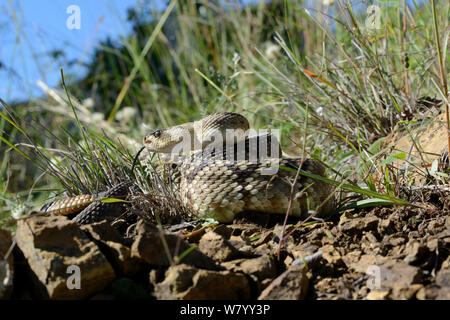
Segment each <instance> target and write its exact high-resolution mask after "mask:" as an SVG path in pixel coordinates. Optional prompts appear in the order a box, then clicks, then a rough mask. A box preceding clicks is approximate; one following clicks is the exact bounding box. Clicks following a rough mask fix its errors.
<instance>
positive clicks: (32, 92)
mask: <svg viewBox="0 0 450 320" xmlns="http://www.w3.org/2000/svg"><path fill="white" fill-rule="evenodd" d="M153 3H154V5H155V6H156V8H161V7H163V5H164V3H165V1H163V0H155V1H153ZM136 4H137V5H139V0H95V1H89V0H39V1H36V0H1V1H0V41H1V42H0V43H1V44H2V45H1V46H0V62H1V66H2V68H1V69H0V97H1V98H2V99H4V100H6V101H11V100H13V99H27V98H30V97H32V96H39V95H41V94H42V90H41V89H40V88H39V87H38V86H36V81H37V80H42V81H44V82H45V83H47V84H49V85H50V86H55V85H56V84H57V83H58V81H59V80H60V73H59V67H60V66H63V67H64V68H65V66H64V64H65V63H67V62H68V61H71V60H75V59H79V60H81V61H88V60H89V57H90V54H92V52H93V49H94V48H95V46H96V45H98V44H99V40H101V39H105V38H106V37H107V36H111V37H113V38H114V39H118V38H119V37H121V36H125V35H127V34H129V31H130V25H129V24H127V23H126V10H127V8H129V7H131V6H134V5H136ZM70 5H77V6H79V8H80V18H81V19H80V22H81V24H80V29H72V30H71V29H68V28H67V27H66V20H67V19H68V18H69V16H70V14H68V13H66V10H67V8H68V7H69V6H70ZM52 50H63V51H64V52H65V54H66V57H65V59H59V60H58V61H55V59H51V58H49V56H48V53H49V52H51V51H52ZM70 71H71V72H73V73H77V74H82V73H83V72H84V71H85V70H83V66H82V65H78V64H75V66H74V67H72V68H71V69H70Z"/></svg>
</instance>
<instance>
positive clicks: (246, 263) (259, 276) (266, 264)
mask: <svg viewBox="0 0 450 320" xmlns="http://www.w3.org/2000/svg"><path fill="white" fill-rule="evenodd" d="M222 266H223V267H225V268H226V269H227V270H230V271H233V272H242V273H245V274H247V275H249V276H254V277H255V278H256V279H255V280H256V281H262V280H264V279H267V278H274V277H275V276H276V274H277V267H276V263H275V259H274V258H273V257H272V256H270V255H264V256H261V257H257V258H253V259H238V260H233V261H228V262H224V263H222Z"/></svg>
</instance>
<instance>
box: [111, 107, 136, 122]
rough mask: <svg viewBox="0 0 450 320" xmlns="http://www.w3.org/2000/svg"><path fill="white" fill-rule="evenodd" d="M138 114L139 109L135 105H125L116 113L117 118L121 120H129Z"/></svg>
mask: <svg viewBox="0 0 450 320" xmlns="http://www.w3.org/2000/svg"><path fill="white" fill-rule="evenodd" d="M136 115H137V109H136V108H134V107H124V108H122V109H121V110H120V111H119V112H117V113H116V120H117V121H121V122H129V121H130V120H132V119H133V118H135V117H136Z"/></svg>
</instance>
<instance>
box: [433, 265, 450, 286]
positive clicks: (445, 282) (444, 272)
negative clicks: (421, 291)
mask: <svg viewBox="0 0 450 320" xmlns="http://www.w3.org/2000/svg"><path fill="white" fill-rule="evenodd" d="M436 284H437V285H438V286H440V287H442V288H443V287H448V288H450V269H442V268H441V270H439V272H438V273H437V274H436Z"/></svg>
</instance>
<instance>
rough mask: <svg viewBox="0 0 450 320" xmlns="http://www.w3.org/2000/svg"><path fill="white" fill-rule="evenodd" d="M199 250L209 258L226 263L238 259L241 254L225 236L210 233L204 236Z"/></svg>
mask: <svg viewBox="0 0 450 320" xmlns="http://www.w3.org/2000/svg"><path fill="white" fill-rule="evenodd" d="M198 248H199V250H200V251H201V252H203V253H204V254H205V255H207V256H208V257H210V258H212V259H214V260H216V261H218V262H224V261H228V260H232V259H235V258H237V257H238V256H239V255H240V253H239V250H237V249H236V248H235V247H233V246H232V245H231V243H230V242H229V241H228V240H227V239H225V238H224V237H223V236H221V235H219V234H217V233H215V232H214V231H209V232H207V233H205V234H204V235H203V237H202V238H201V239H200V242H199V244H198Z"/></svg>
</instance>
